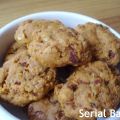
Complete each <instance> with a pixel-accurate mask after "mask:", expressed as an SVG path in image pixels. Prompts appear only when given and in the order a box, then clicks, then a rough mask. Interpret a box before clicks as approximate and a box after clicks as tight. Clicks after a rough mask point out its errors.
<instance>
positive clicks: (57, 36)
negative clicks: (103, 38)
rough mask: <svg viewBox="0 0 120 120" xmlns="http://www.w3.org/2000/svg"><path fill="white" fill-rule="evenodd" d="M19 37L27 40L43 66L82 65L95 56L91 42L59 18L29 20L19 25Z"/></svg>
mask: <svg viewBox="0 0 120 120" xmlns="http://www.w3.org/2000/svg"><path fill="white" fill-rule="evenodd" d="M19 34H20V35H19ZM19 36H24V37H23V38H22V37H19ZM15 39H16V40H17V42H18V43H22V44H24V43H26V44H27V47H28V51H29V54H30V55H32V56H33V57H34V58H36V59H37V60H38V61H39V62H40V64H42V65H43V66H47V67H61V66H65V65H69V64H72V65H80V64H85V63H86V62H88V61H90V60H91V54H90V50H89V45H88V44H87V42H86V41H85V40H84V39H83V38H82V36H80V35H77V32H75V31H74V30H73V29H69V28H67V27H65V26H64V25H63V24H62V23H61V22H59V21H49V20H33V21H26V22H25V23H23V24H22V25H20V27H19V28H18V30H17V32H16V34H15Z"/></svg>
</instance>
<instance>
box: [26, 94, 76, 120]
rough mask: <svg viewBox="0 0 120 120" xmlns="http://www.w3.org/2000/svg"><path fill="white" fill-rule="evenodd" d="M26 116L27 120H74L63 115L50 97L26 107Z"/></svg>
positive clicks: (57, 104) (56, 103)
mask: <svg viewBox="0 0 120 120" xmlns="http://www.w3.org/2000/svg"><path fill="white" fill-rule="evenodd" d="M28 116H29V120H75V119H72V118H68V117H66V116H65V115H64V113H63V111H62V110H61V109H60V105H59V103H58V102H57V101H56V100H55V98H54V97H53V96H52V95H51V96H46V97H45V98H43V99H41V100H40V101H38V102H34V103H31V104H30V105H29V107H28Z"/></svg>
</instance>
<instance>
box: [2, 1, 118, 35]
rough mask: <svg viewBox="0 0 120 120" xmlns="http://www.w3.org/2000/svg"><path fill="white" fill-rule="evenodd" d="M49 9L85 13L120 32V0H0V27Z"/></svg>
mask: <svg viewBox="0 0 120 120" xmlns="http://www.w3.org/2000/svg"><path fill="white" fill-rule="evenodd" d="M51 10H52V11H54V10H57V11H60V10H61V11H71V12H77V13H81V14H85V15H88V16H91V17H94V18H97V19H99V20H101V21H103V22H105V23H106V24H108V25H110V26H111V27H113V28H114V29H115V30H117V31H118V32H119V33H120V0H0V27H2V26H4V25H5V24H7V23H9V22H10V21H12V20H14V19H16V18H18V17H21V16H24V15H27V14H31V13H35V12H41V11H51Z"/></svg>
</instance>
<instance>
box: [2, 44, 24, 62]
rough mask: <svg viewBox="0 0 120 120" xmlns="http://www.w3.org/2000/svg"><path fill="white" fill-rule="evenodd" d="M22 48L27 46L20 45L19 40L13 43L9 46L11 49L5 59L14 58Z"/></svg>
mask: <svg viewBox="0 0 120 120" xmlns="http://www.w3.org/2000/svg"><path fill="white" fill-rule="evenodd" d="M22 49H26V46H25V45H20V44H19V43H17V42H14V43H12V45H11V46H10V47H9V49H8V51H7V54H6V56H5V59H4V61H7V60H9V59H11V58H13V57H14V56H15V55H16V54H18V53H19V52H21V50H22Z"/></svg>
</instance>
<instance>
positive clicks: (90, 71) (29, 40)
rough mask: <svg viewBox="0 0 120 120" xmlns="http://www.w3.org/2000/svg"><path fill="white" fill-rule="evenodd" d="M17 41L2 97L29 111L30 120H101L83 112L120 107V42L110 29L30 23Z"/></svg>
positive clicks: (2, 77) (2, 73)
mask: <svg viewBox="0 0 120 120" xmlns="http://www.w3.org/2000/svg"><path fill="white" fill-rule="evenodd" d="M14 38H15V42H14V43H13V44H12V45H11V46H10V48H9V50H8V52H7V55H6V57H5V60H4V64H3V66H2V67H1V68H0V98H1V99H3V100H5V101H8V102H9V103H11V104H13V105H17V106H20V107H25V106H28V116H29V120H96V119H97V118H96V117H95V116H93V117H90V118H85V117H82V118H81V117H80V116H79V110H80V109H83V110H84V111H95V110H98V111H103V110H104V109H106V111H107V110H109V109H116V108H117V106H118V104H119V102H120V94H119V93H120V74H119V70H118V69H117V67H116V66H117V64H118V63H119V61H120V41H119V39H118V38H117V37H116V36H114V35H113V34H112V33H111V32H110V30H109V29H108V28H106V27H104V26H102V25H99V24H95V23H86V24H84V25H78V26H76V27H75V28H74V29H73V28H69V27H67V26H65V25H64V24H63V23H61V22H60V21H58V20H53V21H52V20H27V21H25V22H23V23H22V24H20V25H19V26H18V28H17V30H16V32H15V36H14ZM106 114H107V116H109V113H108V112H107V113H106Z"/></svg>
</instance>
